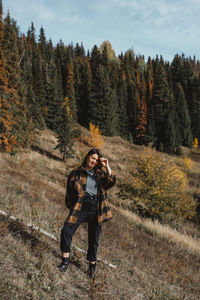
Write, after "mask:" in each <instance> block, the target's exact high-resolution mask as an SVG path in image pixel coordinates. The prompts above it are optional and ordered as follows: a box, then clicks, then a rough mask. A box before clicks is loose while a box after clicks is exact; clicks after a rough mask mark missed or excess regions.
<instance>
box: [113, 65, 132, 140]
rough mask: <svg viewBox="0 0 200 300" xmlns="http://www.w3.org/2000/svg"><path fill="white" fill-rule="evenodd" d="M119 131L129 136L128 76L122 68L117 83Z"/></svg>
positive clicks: (121, 134)
mask: <svg viewBox="0 0 200 300" xmlns="http://www.w3.org/2000/svg"><path fill="white" fill-rule="evenodd" d="M116 94H117V102H118V104H117V115H118V118H117V119H118V122H117V132H118V134H119V135H120V136H122V137H123V138H128V136H129V131H128V117H127V88H126V76H125V72H124V71H123V70H122V71H121V72H120V74H119V79H118V84H117V93H116Z"/></svg>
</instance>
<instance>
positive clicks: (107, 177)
mask: <svg viewBox="0 0 200 300" xmlns="http://www.w3.org/2000/svg"><path fill="white" fill-rule="evenodd" d="M100 162H101V164H102V166H103V167H105V169H106V172H105V173H104V174H103V176H102V179H101V183H102V186H103V188H104V189H105V190H108V189H110V188H111V187H113V186H114V185H115V183H116V176H115V174H114V172H113V171H112V170H111V168H110V166H109V163H108V159H107V158H100Z"/></svg>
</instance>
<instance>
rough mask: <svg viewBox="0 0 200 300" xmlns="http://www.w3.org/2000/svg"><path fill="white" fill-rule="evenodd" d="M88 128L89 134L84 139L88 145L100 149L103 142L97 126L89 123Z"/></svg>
mask: <svg viewBox="0 0 200 300" xmlns="http://www.w3.org/2000/svg"><path fill="white" fill-rule="evenodd" d="M89 126H90V128H89V130H90V133H89V136H87V137H86V138H85V139H86V141H87V143H88V145H89V146H91V147H94V148H101V147H102V146H103V144H104V141H103V137H102V135H101V132H100V130H99V128H98V126H95V125H94V124H92V123H90V125H89Z"/></svg>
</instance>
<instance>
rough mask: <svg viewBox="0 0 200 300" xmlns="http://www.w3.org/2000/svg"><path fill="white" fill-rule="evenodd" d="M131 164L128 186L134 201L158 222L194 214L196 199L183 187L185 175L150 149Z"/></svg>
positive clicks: (144, 151) (189, 216)
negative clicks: (130, 187)
mask: <svg viewBox="0 0 200 300" xmlns="http://www.w3.org/2000/svg"><path fill="white" fill-rule="evenodd" d="M134 161H135V163H136V168H135V167H133V166H131V167H130V173H131V185H132V187H133V189H134V195H135V201H136V203H137V205H138V207H139V206H140V207H142V208H143V209H144V210H146V211H147V212H148V214H149V215H150V216H151V217H153V218H157V219H159V220H160V221H169V220H175V219H178V218H191V217H193V216H194V215H195V208H196V202H195V200H194V199H193V198H192V197H191V196H189V195H188V194H187V193H186V191H185V188H186V186H187V176H186V174H185V173H184V172H182V171H181V170H180V169H179V168H178V167H177V166H175V165H173V164H171V163H164V162H162V161H161V156H160V154H159V153H158V152H156V151H155V150H154V149H152V148H149V147H147V148H144V149H143V151H142V152H141V153H140V154H139V155H138V156H136V157H135V158H134Z"/></svg>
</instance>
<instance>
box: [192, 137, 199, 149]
mask: <svg viewBox="0 0 200 300" xmlns="http://www.w3.org/2000/svg"><path fill="white" fill-rule="evenodd" d="M193 147H194V148H195V149H198V148H199V141H198V139H197V138H196V137H195V139H194V143H193Z"/></svg>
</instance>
